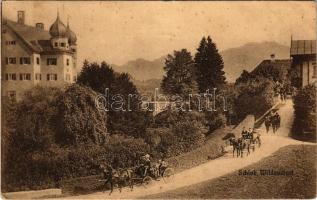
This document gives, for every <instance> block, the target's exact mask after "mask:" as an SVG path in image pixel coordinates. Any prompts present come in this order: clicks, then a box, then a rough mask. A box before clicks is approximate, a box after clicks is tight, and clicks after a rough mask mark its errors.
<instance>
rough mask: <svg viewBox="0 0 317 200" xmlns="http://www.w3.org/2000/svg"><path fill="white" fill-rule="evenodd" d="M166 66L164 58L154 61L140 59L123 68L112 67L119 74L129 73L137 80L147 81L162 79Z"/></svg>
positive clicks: (126, 64)
mask: <svg viewBox="0 0 317 200" xmlns="http://www.w3.org/2000/svg"><path fill="white" fill-rule="evenodd" d="M164 64H165V57H163V56H162V57H160V58H157V59H155V60H152V61H149V60H145V59H142V58H138V59H136V60H132V61H129V62H127V63H125V64H124V65H121V66H118V65H112V68H113V69H114V70H115V71H117V72H127V73H129V74H130V75H131V76H132V77H133V78H134V79H136V80H140V81H145V80H149V79H162V77H163V74H164V70H163V67H164Z"/></svg>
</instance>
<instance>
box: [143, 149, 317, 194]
mask: <svg viewBox="0 0 317 200" xmlns="http://www.w3.org/2000/svg"><path fill="white" fill-rule="evenodd" d="M315 149H316V146H315V145H289V146H286V147H283V148H281V149H280V150H278V151H277V152H275V153H274V154H273V155H271V156H269V157H267V158H264V159H263V160H261V161H260V162H258V163H255V164H253V165H250V166H247V167H244V168H242V169H240V170H238V171H235V172H232V173H230V174H227V175H224V176H221V177H219V178H217V179H214V180H210V181H205V182H203V183H199V184H196V185H190V186H187V187H183V188H179V189H176V190H172V191H168V192H165V193H161V194H156V195H149V196H146V197H142V198H146V199H184V198H186V199H211V198H212V199H231V198H233V199H240V198H241V199H262V198H264V199H274V198H279V199H280V198H281V199H291V198H299V199H302V198H304V199H310V198H316V191H315V188H316V162H315ZM244 170H246V171H248V170H249V171H253V170H255V172H256V175H241V174H240V173H241V172H244ZM260 170H274V171H280V172H283V170H284V171H289V172H293V173H292V175H261V174H260ZM303 186H305V187H303ZM227 188H230V189H229V190H228V189H227Z"/></svg>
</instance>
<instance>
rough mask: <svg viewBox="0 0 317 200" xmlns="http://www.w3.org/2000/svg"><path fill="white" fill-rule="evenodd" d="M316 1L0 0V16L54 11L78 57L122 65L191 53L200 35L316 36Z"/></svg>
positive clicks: (47, 16) (230, 38)
mask: <svg viewBox="0 0 317 200" xmlns="http://www.w3.org/2000/svg"><path fill="white" fill-rule="evenodd" d="M315 9H316V8H315V3H314V2H313V1H310V2H301V1H298V2H292V1H284V2H276V1H274V2H267V1H251V2H245V1H243V2H235V1H234V2H233V1H230V2H206V1H204V2H175V1H164V2H163V1H152V2H144V1H142V2H140V1H135V2H127V1H117V2H111V1H99V2H98V1H94V2H90V1H34V2H32V1H26V2H23V1H4V2H2V12H3V16H4V17H6V18H9V19H11V20H16V19H17V11H18V10H24V11H25V12H26V24H29V25H34V24H35V23H37V22H43V23H44V26H45V29H47V30H48V29H49V27H50V25H51V24H52V23H53V22H54V21H55V19H56V16H57V11H59V13H60V17H61V20H62V21H63V22H64V24H66V23H67V18H69V23H70V27H71V29H72V30H73V31H74V32H75V33H76V35H77V38H78V40H77V44H78V60H79V62H82V61H83V60H84V59H88V60H89V61H97V62H100V61H103V60H105V61H106V62H107V63H110V64H117V65H121V64H124V63H126V62H127V61H130V60H134V59H137V58H144V59H148V60H153V59H156V58H159V57H161V56H164V55H167V54H169V53H172V52H173V51H174V50H179V49H182V48H187V49H188V50H190V51H191V52H192V53H193V54H194V52H195V50H196V48H197V47H198V44H199V41H200V40H201V38H202V37H203V36H207V35H210V36H211V38H212V39H213V41H214V42H215V43H216V44H217V47H218V49H219V50H220V51H221V50H225V49H228V48H234V47H238V46H241V45H243V44H246V43H248V42H263V41H275V42H278V43H280V44H284V45H288V46H289V44H290V38H291V35H292V36H293V39H315V38H316V35H315V34H316V33H315V31H316V12H315Z"/></svg>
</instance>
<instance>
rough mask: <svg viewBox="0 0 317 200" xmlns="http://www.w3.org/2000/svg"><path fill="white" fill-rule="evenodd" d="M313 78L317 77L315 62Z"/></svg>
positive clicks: (314, 64) (314, 63)
mask: <svg viewBox="0 0 317 200" xmlns="http://www.w3.org/2000/svg"><path fill="white" fill-rule="evenodd" d="M313 77H314V78H315V77H317V66H316V62H313Z"/></svg>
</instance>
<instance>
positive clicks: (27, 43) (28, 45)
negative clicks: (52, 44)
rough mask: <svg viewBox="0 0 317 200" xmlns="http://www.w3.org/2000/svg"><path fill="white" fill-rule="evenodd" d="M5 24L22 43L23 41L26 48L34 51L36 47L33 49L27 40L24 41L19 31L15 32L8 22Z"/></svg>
mask: <svg viewBox="0 0 317 200" xmlns="http://www.w3.org/2000/svg"><path fill="white" fill-rule="evenodd" d="M6 25H7V27H9V28H10V29H11V31H12V32H13V33H14V34H15V35H16V36H17V37H18V38H19V39H20V40H21V41H22V42H23V43H25V44H26V46H27V47H28V48H30V49H31V50H32V51H35V52H36V49H34V48H33V47H32V45H31V44H30V43H29V42H28V41H26V40H25V39H24V38H23V37H22V36H21V35H20V34H19V33H17V31H16V30H15V29H14V28H13V27H12V26H11V25H10V24H8V23H7V24H6Z"/></svg>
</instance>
